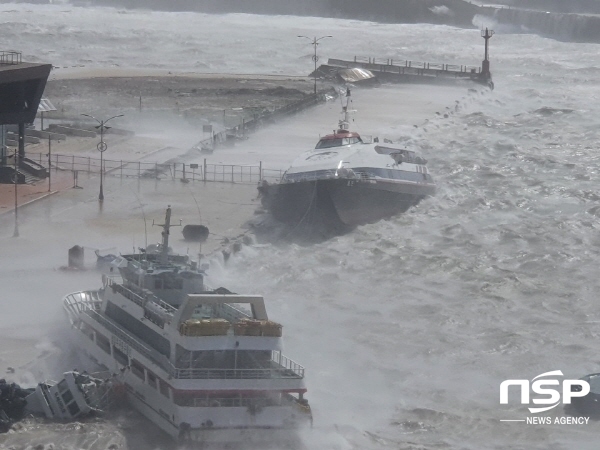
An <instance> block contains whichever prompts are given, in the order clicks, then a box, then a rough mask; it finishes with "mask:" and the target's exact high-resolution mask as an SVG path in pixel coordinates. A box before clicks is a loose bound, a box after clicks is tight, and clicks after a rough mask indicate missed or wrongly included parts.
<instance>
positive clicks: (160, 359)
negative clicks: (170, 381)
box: [86, 311, 174, 375]
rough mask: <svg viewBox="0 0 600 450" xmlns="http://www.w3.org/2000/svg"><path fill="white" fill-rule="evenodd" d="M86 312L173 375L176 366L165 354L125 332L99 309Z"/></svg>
mask: <svg viewBox="0 0 600 450" xmlns="http://www.w3.org/2000/svg"><path fill="white" fill-rule="evenodd" d="M86 314H88V315H89V316H90V317H91V318H92V319H93V320H95V321H96V322H99V323H100V324H101V325H102V326H104V327H105V328H106V329H107V330H108V331H110V332H111V333H112V334H114V335H115V336H117V337H118V338H119V339H121V340H122V341H123V342H125V343H126V344H127V345H129V346H130V347H131V348H133V349H134V350H135V351H137V352H138V353H140V354H142V355H143V356H144V357H145V358H147V359H149V360H150V361H152V362H154V363H155V364H157V365H158V366H159V367H161V368H162V369H163V370H165V371H166V372H167V373H169V375H171V374H172V373H173V370H174V367H173V366H172V364H171V362H170V361H169V359H168V358H167V357H166V356H165V355H163V354H162V353H160V352H159V351H157V350H154V349H153V348H151V347H147V346H146V345H144V344H143V343H142V342H140V341H138V340H137V339H135V338H134V337H133V336H131V335H130V334H128V333H125V332H124V331H123V330H121V329H120V328H119V327H118V326H116V325H115V324H113V323H112V322H111V321H110V320H108V319H107V318H105V317H104V316H102V315H101V314H100V313H98V312H97V311H86Z"/></svg>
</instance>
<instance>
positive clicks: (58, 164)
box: [27, 152, 284, 184]
mask: <svg viewBox="0 0 600 450" xmlns="http://www.w3.org/2000/svg"><path fill="white" fill-rule="evenodd" d="M27 157H28V158H29V159H31V160H33V161H36V162H39V164H48V155H47V154H45V153H30V152H28V153H27ZM103 162H104V175H105V176H113V177H117V178H164V177H166V178H172V179H174V180H185V181H210V182H225V183H241V184H257V183H258V182H259V181H261V180H267V181H269V182H276V181H279V180H280V179H281V176H282V175H283V173H284V171H283V170H279V169H267V168H264V167H263V165H262V162H259V163H258V164H257V165H252V164H246V165H243V164H212V163H208V162H207V160H206V159H204V160H203V162H202V163H196V164H194V163H157V162H145V161H125V160H111V159H106V158H105V159H104V161H103ZM50 166H51V167H52V169H54V170H55V171H56V170H62V171H71V172H77V173H93V174H99V173H100V158H92V157H90V156H75V155H61V154H54V153H53V154H52V155H51V156H50Z"/></svg>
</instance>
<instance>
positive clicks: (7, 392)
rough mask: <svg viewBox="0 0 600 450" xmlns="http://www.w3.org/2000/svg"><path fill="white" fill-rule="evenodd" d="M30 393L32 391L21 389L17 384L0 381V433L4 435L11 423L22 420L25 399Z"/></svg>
mask: <svg viewBox="0 0 600 450" xmlns="http://www.w3.org/2000/svg"><path fill="white" fill-rule="evenodd" d="M31 392H33V389H22V388H21V387H20V386H19V385H18V384H15V383H7V382H6V380H5V379H0V433H6V432H7V431H8V430H9V429H10V427H11V426H12V424H13V423H15V422H17V421H19V420H21V419H22V418H23V416H24V415H25V406H26V404H27V402H26V401H25V397H27V396H28V395H29V394H31Z"/></svg>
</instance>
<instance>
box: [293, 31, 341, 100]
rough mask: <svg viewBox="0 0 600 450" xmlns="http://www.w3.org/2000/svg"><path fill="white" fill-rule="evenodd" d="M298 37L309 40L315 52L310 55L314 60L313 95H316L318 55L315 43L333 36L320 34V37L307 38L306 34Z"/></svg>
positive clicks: (317, 43)
mask: <svg viewBox="0 0 600 450" xmlns="http://www.w3.org/2000/svg"><path fill="white" fill-rule="evenodd" d="M298 37H299V38H306V39H308V40H309V41H311V42H310V43H311V44H312V45H313V46H314V47H315V54H314V55H313V57H312V60H313V61H314V62H315V71H314V72H313V75H314V78H315V90H314V92H315V95H317V61H318V60H319V57H318V56H317V45H319V41H320V40H321V39H325V38H330V37H333V36H321V37H320V38H318V37H316V36H315V37H313V38H309V37H308V36H298Z"/></svg>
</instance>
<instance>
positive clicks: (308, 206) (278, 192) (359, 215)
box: [263, 179, 435, 228]
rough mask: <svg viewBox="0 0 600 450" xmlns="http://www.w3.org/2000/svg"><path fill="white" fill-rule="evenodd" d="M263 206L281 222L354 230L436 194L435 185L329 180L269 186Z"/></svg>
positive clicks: (385, 181)
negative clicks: (317, 224)
mask: <svg viewBox="0 0 600 450" xmlns="http://www.w3.org/2000/svg"><path fill="white" fill-rule="evenodd" d="M263 192H264V195H263V206H265V207H266V208H267V209H269V210H270V211H271V213H272V214H273V216H274V217H275V218H276V219H277V220H278V221H280V222H283V223H287V224H292V225H296V224H307V225H309V224H313V223H319V224H324V225H325V226H327V227H329V228H353V227H356V226H358V225H365V224H368V223H374V222H377V221H379V220H381V219H385V218H389V217H391V216H394V215H396V214H398V213H402V212H404V211H406V210H407V209H408V208H410V207H411V206H413V205H416V204H417V203H419V201H420V200H422V199H423V198H425V197H427V196H429V195H433V194H434V193H435V186H434V185H433V184H432V183H405V182H401V181H397V180H373V179H369V180H360V179H329V180H315V181H303V182H296V183H282V184H277V185H271V186H268V187H267V188H266V189H265V190H264V191H263Z"/></svg>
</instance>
